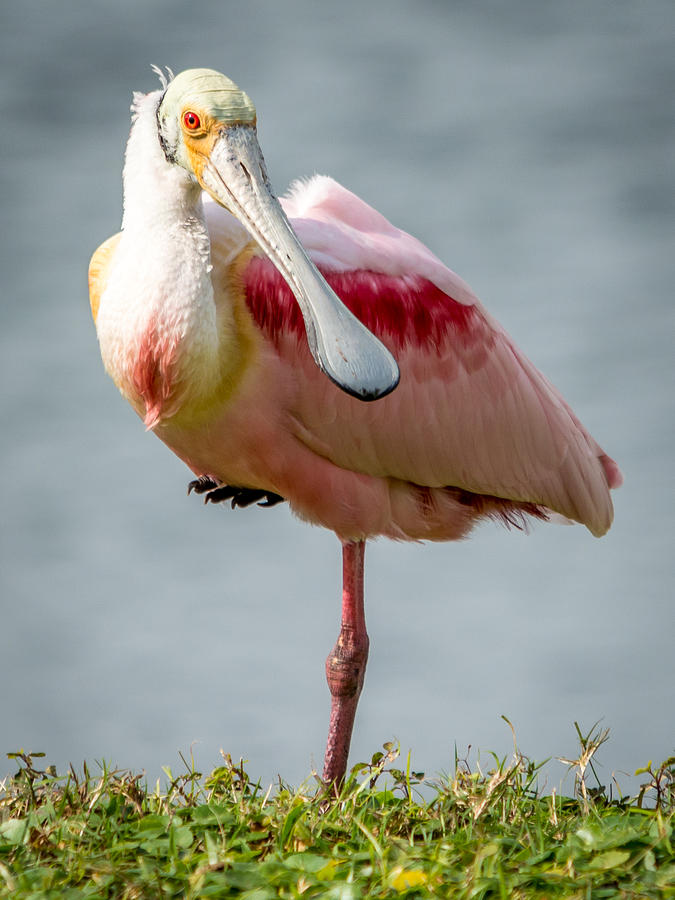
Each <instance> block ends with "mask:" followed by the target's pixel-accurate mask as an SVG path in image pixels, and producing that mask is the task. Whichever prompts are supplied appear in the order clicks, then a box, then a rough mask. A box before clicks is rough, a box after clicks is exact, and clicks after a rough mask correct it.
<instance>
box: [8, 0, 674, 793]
mask: <svg viewBox="0 0 675 900" xmlns="http://www.w3.org/2000/svg"><path fill="white" fill-rule="evenodd" d="M0 16H1V19H2V21H1V22H0V26H1V27H0V42H1V47H0V65H1V66H2V80H1V88H0V97H1V102H2V123H3V124H2V152H3V161H2V167H1V170H0V174H1V177H2V199H3V203H2V215H3V230H2V235H3V237H2V242H1V244H0V253H1V254H2V302H1V307H0V315H1V317H2V320H1V325H2V327H1V333H0V340H1V342H2V346H1V348H0V364H1V365H2V381H1V384H2V395H1V401H2V410H1V415H2V419H1V422H2V425H1V431H0V440H1V447H2V466H1V473H2V486H1V496H2V522H1V525H2V535H1V538H2V543H1V552H2V561H1V562H2V605H1V618H0V628H1V633H0V752H2V753H3V754H4V753H5V752H6V751H12V750H15V749H17V748H18V747H24V748H26V749H27V750H43V751H45V752H46V753H47V755H48V757H49V759H50V761H53V762H55V763H56V764H57V765H58V766H63V765H65V764H66V763H68V762H69V761H72V762H74V763H76V764H79V763H80V762H81V761H82V760H83V759H85V758H86V759H87V760H89V761H92V760H96V759H101V758H106V759H107V760H109V761H111V762H112V763H114V764H118V765H120V766H129V767H132V768H133V769H135V770H140V769H142V768H145V769H146V770H147V772H148V775H149V776H150V777H151V778H152V779H154V778H155V777H156V776H157V775H158V774H159V772H160V767H161V766H163V765H171V766H173V767H174V768H180V764H179V762H178V752H179V751H181V752H183V753H184V754H189V752H190V750H191V748H193V749H194V753H195V756H196V759H197V762H198V764H199V765H201V766H213V765H214V764H216V763H217V762H218V751H219V748H221V747H222V748H224V749H225V750H226V752H229V753H231V754H232V756H233V757H235V758H238V757H239V756H243V757H244V758H245V759H247V760H249V761H250V762H249V768H250V771H251V772H252V773H253V774H254V775H255V776H256V777H258V776H259V777H261V778H263V779H264V780H271V779H272V778H273V777H274V776H275V774H276V773H281V774H282V775H283V777H284V778H286V779H288V780H289V781H291V782H293V783H297V782H299V781H300V780H301V779H303V778H304V777H305V776H307V775H308V773H309V772H310V769H311V766H312V765H313V764H316V765H320V764H321V759H322V753H323V742H324V738H325V731H326V726H327V716H328V694H327V688H326V686H325V682H324V678H323V661H324V659H325V656H326V653H327V652H328V649H329V648H330V647H331V646H332V644H333V641H334V639H335V636H336V632H337V627H338V621H339V593H340V592H339V575H340V559H339V547H338V544H337V542H336V540H335V538H334V537H333V536H332V535H331V534H329V533H326V532H322V531H320V530H317V529H313V528H310V527H307V526H305V525H302V524H300V523H298V522H296V521H294V520H293V519H292V518H291V516H290V515H289V513H288V510H287V509H286V508H285V507H278V508H275V509H273V510H268V511H262V510H258V509H252V510H248V511H244V512H236V513H234V512H231V511H229V510H221V509H214V508H204V507H203V506H202V505H201V504H200V503H199V502H198V501H197V500H196V499H195V498H190V499H187V498H186V496H185V487H186V483H187V480H188V478H189V473H188V472H187V470H186V469H185V468H184V467H183V465H182V464H181V463H180V462H179V461H178V460H176V459H174V458H173V457H172V455H171V454H170V453H169V452H168V451H167V450H166V448H165V447H164V446H163V445H161V444H160V443H159V442H158V441H157V440H156V439H155V438H154V437H153V436H151V435H148V434H146V433H144V429H143V427H142V424H141V423H140V422H139V421H138V420H137V419H136V417H135V415H134V414H133V413H132V412H131V410H130V409H128V408H127V407H126V404H125V403H124V401H123V400H122V399H121V398H120V397H119V395H118V393H117V391H116V390H115V388H114V386H113V385H112V383H111V382H109V380H108V379H107V377H106V375H105V374H104V372H103V369H102V366H101V363H100V359H99V355H98V349H97V344H96V339H95V334H94V329H93V326H92V324H91V321H90V318H89V312H88V300H87V291H86V268H87V264H88V260H89V256H90V254H91V252H92V251H93V250H94V249H95V247H96V246H97V245H98V243H100V242H101V241H102V240H103V239H104V238H106V237H107V236H108V235H109V234H112V233H113V232H115V231H116V230H117V229H118V227H119V221H120V214H121V182H120V171H121V165H122V156H123V151H124V146H125V141H126V136H127V134H128V126H129V111H128V110H129V102H130V98H131V92H132V90H141V91H148V90H154V89H155V88H156V87H157V81H156V78H155V76H154V75H153V74H152V73H151V71H150V68H149V66H150V64H151V63H157V64H162V65H169V66H171V67H172V68H173V69H174V70H175V71H180V70H181V69H183V68H188V67H191V66H209V67H213V68H216V69H219V70H221V71H224V72H226V73H227V74H228V75H230V76H231V77H233V78H234V79H235V80H236V81H237V82H238V83H239V84H240V85H241V86H242V87H243V88H244V89H245V90H246V91H247V92H248V93H249V94H250V95H251V97H252V98H253V99H254V102H255V103H256V105H257V108H258V114H259V134H260V142H261V146H262V147H263V151H264V153H265V156H266V160H267V164H268V169H269V172H270V176H271V179H272V182H273V184H274V185H275V186H276V188H277V190H278V191H282V190H283V189H284V187H285V186H286V185H287V184H288V182H289V181H290V180H291V179H292V178H294V177H296V176H298V175H302V174H310V173H312V172H314V171H319V172H325V173H330V174H331V175H333V176H334V177H336V178H337V179H338V180H340V181H342V182H343V183H344V184H346V185H347V186H348V187H350V188H351V189H352V190H355V191H356V192H357V193H359V194H361V195H362V196H363V197H364V198H365V199H366V200H367V201H368V202H370V203H372V204H373V205H374V206H375V207H377V208H378V209H379V210H381V211H382V212H383V213H384V214H385V215H387V216H388V217H389V218H390V219H391V220H392V221H394V222H395V223H396V224H397V225H399V226H400V227H402V228H405V229H406V230H408V231H411V232H413V233H414V234H416V235H417V236H418V237H420V238H421V239H422V240H423V241H424V242H425V243H427V244H428V245H429V246H430V247H431V248H432V249H433V250H434V252H436V253H437V254H438V255H439V256H440V257H441V258H442V259H443V260H445V261H446V262H447V263H448V265H450V266H451V267H452V268H454V269H455V270H456V271H458V272H459V273H460V274H461V275H462V276H463V277H464V278H466V280H467V281H469V283H470V284H471V285H472V286H473V287H474V289H475V290H476V291H477V293H478V294H479V296H481V298H482V299H483V301H484V302H485V303H486V305H487V306H488V307H489V309H490V310H491V311H492V312H493V313H494V314H495V315H496V316H497V317H498V318H499V319H500V320H501V321H502V323H503V324H504V325H505V326H506V327H507V329H508V330H509V331H510V332H511V334H512V335H513V336H514V338H515V339H516V341H517V342H518V344H519V345H520V346H521V347H522V348H523V349H524V350H525V351H526V352H527V354H528V355H529V356H530V357H531V358H532V359H533V360H534V362H535V363H536V364H537V365H538V366H539V367H540V368H541V369H542V370H543V371H544V372H545V373H546V374H547V375H548V376H549V377H550V378H551V379H552V380H553V381H554V383H556V384H557V385H558V386H559V387H560V389H561V390H562V391H563V393H564V394H565V396H566V397H567V398H568V400H569V401H570V402H571V404H572V405H573V406H574V408H575V409H576V411H577V413H578V414H579V416H580V418H581V419H582V421H584V423H585V424H586V425H587V426H588V427H589V429H590V430H591V431H592V433H593V434H594V435H595V437H596V438H597V439H598V440H599V441H600V442H601V443H602V444H603V446H604V447H605V448H606V449H607V451H608V452H609V453H610V454H611V455H613V456H614V457H615V458H616V459H617V460H618V462H619V463H620V465H621V466H622V468H623V471H624V473H625V476H626V484H625V486H624V488H623V489H622V490H621V491H619V492H617V493H616V494H615V502H616V522H615V525H614V527H613V529H612V531H611V532H610V533H609V535H608V536H607V537H605V538H603V539H602V540H600V541H597V540H595V539H593V538H592V537H591V536H590V535H589V533H588V532H587V531H586V530H585V529H583V528H581V527H574V528H571V527H567V528H566V527H560V526H554V525H548V526H545V525H535V526H534V528H533V531H532V533H531V534H530V535H529V536H526V535H522V534H520V533H517V532H516V533H511V532H507V531H505V530H502V529H500V528H498V527H496V526H485V527H483V528H481V529H480V530H479V531H478V532H477V533H476V534H475V535H474V536H473V538H472V540H471V541H469V542H464V543H462V544H445V545H435V546H434V545H406V546H401V545H395V544H391V543H388V542H384V541H382V542H379V543H376V544H373V545H372V546H370V547H369V550H368V553H367V576H366V582H367V583H366V592H367V614H368V625H369V631H370V635H371V657H370V665H369V670H368V675H367V678H366V686H365V690H364V694H363V697H362V700H361V705H360V710H359V714H358V719H357V723H356V733H355V739H354V744H353V754H352V759H353V760H357V759H363V758H365V757H369V756H370V754H372V753H373V752H374V751H375V750H377V749H378V748H379V747H380V745H381V743H382V742H383V741H385V740H388V739H391V738H397V739H398V740H400V742H401V747H402V749H403V751H404V752H407V750H408V749H412V753H413V764H414V766H416V767H417V768H419V769H424V770H425V771H426V772H427V773H429V774H434V773H438V772H440V771H443V770H446V771H447V770H448V769H449V768H451V766H452V760H453V756H454V752H455V746H456V747H457V749H458V751H459V753H460V754H463V753H465V752H466V750H467V747H468V746H469V745H471V746H472V748H473V750H472V753H474V752H475V750H476V748H478V749H480V750H481V752H482V754H483V759H484V760H485V757H486V754H487V751H489V750H494V751H496V752H498V753H500V754H505V753H508V752H509V750H510V748H511V735H510V732H509V730H508V728H507V726H506V725H505V724H504V722H503V721H502V720H501V718H500V715H501V714H505V715H507V716H508V717H509V718H510V719H511V721H512V722H513V723H514V725H515V728H516V732H517V736H518V741H519V744H520V746H521V747H522V749H523V750H524V751H525V752H527V753H528V754H530V755H531V756H534V757H535V758H537V759H543V758H545V757H548V756H551V755H570V754H573V753H574V751H575V749H576V740H575V735H574V729H573V722H574V721H575V720H577V721H579V723H580V724H581V726H582V727H583V728H590V726H591V725H592V724H593V722H595V721H596V720H597V719H602V721H603V724H604V725H605V726H608V727H610V728H611V730H612V737H611V741H610V743H609V744H608V745H607V746H606V747H605V748H604V749H603V750H602V751H601V754H600V762H601V763H602V764H603V765H602V767H601V769H600V774H601V776H602V777H603V779H604V780H605V781H607V780H608V779H609V778H611V776H612V773H613V772H616V773H617V775H618V778H619V781H620V782H621V783H622V784H623V783H625V781H626V779H625V776H624V775H622V774H621V773H623V772H632V771H633V770H634V769H635V768H636V767H637V766H639V765H642V764H643V763H645V762H646V761H648V760H649V759H654V760H657V759H662V758H663V757H665V756H666V755H667V754H668V753H670V752H672V750H673V744H674V735H675V728H674V727H673V709H674V708H675V704H674V702H673V693H674V691H673V686H674V685H675V654H674V652H673V646H674V645H673V631H674V628H673V625H674V613H673V574H674V572H673V509H672V507H673V480H672V474H671V473H672V448H673V438H674V434H673V381H672V375H673V365H672V363H673V358H672V344H673V303H672V291H673V287H672V286H673V284H674V283H675V266H674V259H675V245H674V244H673V221H674V220H673V211H674V210H673V207H674V205H675V204H674V196H673V98H674V97H675V77H674V62H673V60H674V54H673V49H672V35H673V29H674V26H675V6H673V4H672V2H671V0H662V2H660V0H643V2H641V3H639V4H638V3H635V2H632V0H631V2H628V0H611V2H603V0H596V2H593V3H588V2H587V0H578V2H574V0H572V2H566V3H541V2H540V0H517V2H513V0H512V2H510V3H508V4H503V3H498V2H496V0H495V2H492V3H490V2H476V3H472V4H459V3H450V2H445V3H441V2H417V3H415V4H412V3H410V4H403V3H398V2H394V3H384V2H382V3H378V2H372V3H367V4H364V3H362V2H360V0H358V2H357V0H353V2H352V0H350V2H341V3H340V4H319V3H312V2H309V0H305V2H297V3H287V4H280V3H274V2H271V0H268V2H261V3H251V4H240V3H237V4H234V3H223V2H216V0H208V2H200V3H195V4H191V3H186V2H184V0H172V2H169V0H161V2H160V0H146V2H143V3H138V2H137V0H117V2H115V3H101V2H89V3H87V4H84V3H81V2H75V0H61V2H59V3H51V4H50V3H39V2H36V0H23V2H22V3H17V4H9V3H4V4H3V5H2V11H1V13H0ZM552 766H553V767H552V769H551V774H550V776H549V777H550V778H551V779H552V780H553V781H555V780H556V779H557V778H561V777H562V776H563V774H564V767H563V766H562V765H561V764H559V763H554V764H552ZM11 769H12V765H11V764H10V763H8V762H6V761H5V762H2V763H0V774H1V773H2V772H3V771H10V770H11ZM567 784H568V787H569V782H568V783H567Z"/></svg>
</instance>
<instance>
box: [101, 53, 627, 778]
mask: <svg viewBox="0 0 675 900" xmlns="http://www.w3.org/2000/svg"><path fill="white" fill-rule="evenodd" d="M132 109H133V124H132V128H131V134H130V137H129V143H128V146H127V151H126V162H125V166H124V217H123V222H122V231H121V232H120V233H119V234H116V235H114V236H113V237H111V238H110V239H109V240H107V241H106V242H105V243H104V244H102V245H101V247H99V249H98V250H97V251H96V253H95V254H94V256H93V258H92V261H91V265H90V270H89V282H90V296H91V307H92V313H93V316H94V320H95V321H96V327H97V332H98V338H99V342H100V348H101V354H102V357H103V362H104V364H105V367H106V369H107V371H108V373H109V374H110V375H111V376H112V378H113V380H114V381H115V383H116V384H117V386H118V388H119V389H120V391H121V392H122V394H123V395H124V396H125V397H126V398H127V400H129V402H130V403H131V404H132V406H133V407H134V409H135V410H136V412H137V413H138V415H139V416H140V417H141V419H143V421H144V423H145V426H146V428H147V429H148V430H151V431H153V432H154V433H155V434H156V435H157V436H158V437H159V438H161V440H162V441H164V442H165V443H166V444H167V445H168V446H169V447H170V448H171V450H173V451H174V453H176V454H177V455H178V456H179V457H180V458H181V459H183V460H184V461H185V462H186V463H187V465H188V466H189V468H190V469H191V470H192V472H193V473H194V474H195V475H196V476H197V478H196V480H195V481H193V482H192V483H191V485H190V488H191V489H194V490H196V491H197V493H201V494H204V495H205V499H206V500H211V501H214V502H215V501H220V500H225V499H229V500H231V501H232V505H233V506H236V505H247V504H249V503H252V502H255V501H260V504H261V505H269V504H272V503H275V502H278V501H280V500H281V499H285V500H287V501H288V502H289V503H290V506H291V509H292V510H293V512H294V513H295V514H296V515H298V516H299V517H300V518H301V519H306V520H307V521H309V522H312V523H315V524H318V525H323V526H325V527H326V528H330V529H332V530H333V531H334V532H335V533H336V535H337V536H338V538H339V539H340V540H341V542H342V551H343V605H342V624H341V630H340V634H339V637H338V640H337V643H336V645H335V647H334V648H333V650H332V651H331V653H330V654H329V656H328V659H327V662H326V674H327V679H328V684H329V688H330V692H331V695H332V706H331V717H330V726H329V734H328V741H327V747H326V756H325V764H324V772H323V775H324V779H325V780H326V781H327V782H331V783H334V784H338V783H339V782H340V781H341V780H342V779H343V777H344V774H345V771H346V765H347V755H348V751H349V743H350V740H351V732H352V726H353V722H354V715H355V711H356V704H357V702H358V697H359V694H360V691H361V687H362V684H363V677H364V673H365V668H366V661H367V656H368V636H367V633H366V626H365V619H364V610H363V560H364V547H365V542H366V540H367V539H368V538H370V537H374V536H376V535H385V536H387V537H390V538H394V539H396V540H420V539H426V540H434V541H441V540H455V539H457V538H461V537H464V536H465V535H467V534H468V533H469V531H470V530H471V528H472V526H473V525H474V524H475V523H476V522H477V521H479V520H480V519H482V518H486V517H487V518H492V519H496V520H501V521H502V522H504V523H506V524H507V525H509V524H510V525H522V524H523V522H524V521H525V520H526V518H527V517H534V518H538V519H546V518H548V517H549V515H550V514H551V512H555V513H558V514H560V515H562V516H563V517H565V518H567V519H570V520H574V521H576V522H581V523H583V524H584V525H586V527H587V528H588V529H589V530H590V531H591V532H592V533H593V534H594V535H596V536H600V535H602V534H604V533H605V532H606V531H607V529H608V528H609V527H610V525H611V522H612V515H613V511H612V502H611V499H610V494H609V488H614V487H618V486H619V484H620V483H621V473H620V472H619V469H618V467H617V465H616V464H615V463H614V462H613V461H612V460H611V459H610V458H609V457H608V456H607V455H606V454H605V453H604V452H603V451H602V449H601V448H600V447H599V446H598V444H597V443H596V442H595V441H594V440H593V438H592V437H591V436H590V435H589V434H588V432H587V431H586V430H585V429H584V427H583V426H582V425H581V423H580V422H579V421H578V419H577V418H576V417H575V415H574V413H573V412H572V410H571V409H570V408H569V406H568V405H567V404H566V403H565V401H564V400H563V398H562V397H561V395H560V394H559V393H558V391H557V390H556V389H555V388H554V387H553V386H552V385H551V384H549V382H548V381H546V379H545V378H544V377H543V376H542V375H541V374H540V373H539V372H538V371H537V369H536V368H535V367H534V366H533V365H532V363H530V362H529V361H528V360H527V359H526V358H525V357H524V356H523V355H522V353H521V352H520V351H519V350H518V349H517V348H516V347H515V346H514V344H513V342H512V341H511V339H510V338H509V336H508V335H507V334H506V332H505V331H504V330H503V329H502V328H501V327H500V326H499V324H498V323H497V322H496V321H495V320H494V319H492V318H491V317H490V315H489V314H488V313H487V312H486V310H485V309H484V308H483V306H482V305H481V304H480V302H479V300H478V299H477V298H476V296H475V295H474V294H473V293H472V291H471V289H470V288H469V287H468V286H467V284H465V282H464V281H462V280H461V279H460V278H459V277H458V276H457V275H455V274H454V273H453V272H451V271H450V270H449V269H447V268H446V267H445V266H444V265H443V264H442V263H441V262H440V261H439V260H438V259H437V258H436V257H435V256H433V254H432V253H431V252H430V251H429V250H428V249H427V248H426V247H424V246H423V245H422V244H421V243H419V242H418V241H417V240H415V238H413V237H411V236H410V235H408V234H406V233H405V232H403V231H399V230H398V229H397V228H394V227H393V226H392V225H391V224H390V223H389V222H388V221H387V220H386V219H385V218H384V217H383V216H381V215H380V214H379V213H377V212H376V211H375V210H373V209H371V208H370V207H369V206H367V205H366V204H365V203H364V202H363V201H362V200H360V199H359V198H358V197H356V196H354V194H352V193H350V192H349V191H348V190H346V189H345V188H343V187H341V186H340V185H339V184H337V183H336V182H334V181H332V180H331V179H329V178H326V177H318V176H315V177H314V178H311V179H309V180H308V181H305V182H297V183H296V184H295V185H294V186H293V187H292V188H291V191H290V193H289V194H288V195H287V196H286V197H285V198H282V199H281V205H280V204H279V202H278V201H277V200H276V199H275V197H274V195H273V194H272V191H271V188H270V185H269V183H268V180H267V174H266V171H265V164H264V162H263V158H262V154H261V151H260V149H259V146H258V143H257V138H256V114H255V109H254V106H253V104H252V103H251V101H250V99H249V98H248V97H247V95H246V94H245V93H244V92H243V91H241V90H239V88H238V87H237V86H236V85H235V84H234V83H233V82H232V81H230V80H229V79H228V78H226V77H225V76H223V75H221V74H219V73H217V72H214V71H212V70H209V69H195V70H189V71H186V72H183V73H181V74H180V75H178V76H177V77H175V78H172V80H171V81H169V82H167V81H166V80H165V79H163V82H162V89H161V90H157V91H155V92H153V93H150V94H147V95H142V94H136V95H135V96H134V103H133V107H132ZM214 201H215V202H214ZM289 220H290V223H291V225H292V227H290V226H289ZM303 248H304V249H303ZM310 260H312V261H310ZM317 267H318V270H320V272H321V273H322V274H319V271H317ZM336 295H337V297H336ZM338 297H339V298H340V299H341V301H342V303H344V304H345V305H346V306H347V307H348V308H349V309H350V310H351V312H352V313H353V316H352V315H351V314H350V313H348V312H347V311H346V310H345V308H344V306H343V305H342V303H341V302H340V300H338V299H337V298H338ZM296 301H297V304H296ZM354 317H356V318H354ZM357 320H358V321H357ZM359 321H360V322H361V323H363V325H365V328H364V327H363V326H362V325H361V324H359ZM366 329H368V330H369V331H367V330H366ZM371 333H372V334H371ZM373 334H374V335H376V336H377V337H378V338H379V341H378V340H376V339H375V338H374V337H373V336H372V335H373ZM380 342H381V343H380ZM383 344H384V345H386V347H387V348H389V351H390V352H391V354H393V358H395V359H396V360H397V361H398V365H399V366H400V383H399V385H398V387H397V389H396V390H395V391H394V390H393V388H394V387H395V386H396V382H397V379H398V374H399V373H398V369H397V366H396V363H394V360H393V358H392V355H390V353H389V352H388V351H387V350H385V349H384V347H383V346H382V345H383ZM312 356H314V359H315V360H316V362H317V363H318V365H319V366H320V368H322V369H323V370H324V372H325V373H326V374H327V375H328V376H329V377H328V378H326V377H324V375H322V374H321V372H319V370H318V369H317V367H316V366H315V365H314V362H313V361H312ZM390 391H393V392H392V393H389V392H390ZM385 395H386V396H385ZM376 398H380V399H376ZM364 400H374V402H364Z"/></svg>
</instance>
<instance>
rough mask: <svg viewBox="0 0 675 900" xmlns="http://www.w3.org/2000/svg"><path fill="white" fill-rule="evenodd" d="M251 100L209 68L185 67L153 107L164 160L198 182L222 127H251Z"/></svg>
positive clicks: (254, 115)
mask: <svg viewBox="0 0 675 900" xmlns="http://www.w3.org/2000/svg"><path fill="white" fill-rule="evenodd" d="M255 125H256V113H255V106H254V105H253V103H252V102H251V99H250V98H249V97H248V95H247V94H245V93H244V92H243V91H242V90H240V89H239V88H238V87H237V85H236V84H235V83H234V81H232V80H231V79H229V78H227V77H226V76H225V75H221V74H220V72H216V71H214V70H213V69H188V70H187V71H186V72H181V73H180V75H177V76H176V77H175V78H174V79H173V80H172V81H171V82H169V84H168V85H167V88H166V90H165V92H164V95H163V97H162V99H161V102H160V104H159V107H158V109H157V126H158V129H159V140H160V143H161V145H162V149H163V151H164V155H165V156H166V159H167V161H168V162H170V163H177V164H178V165H180V166H182V167H183V168H184V169H186V170H187V171H188V172H189V173H190V174H192V175H194V176H195V177H196V178H197V180H198V181H200V182H201V176H202V171H203V169H204V165H205V164H207V163H208V161H209V160H210V158H211V154H212V153H213V150H214V147H215V145H216V143H217V142H218V141H219V140H220V139H221V138H222V137H223V136H224V133H225V129H227V128H232V127H237V126H240V127H243V128H249V129H255Z"/></svg>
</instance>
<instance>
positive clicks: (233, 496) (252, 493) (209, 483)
mask: <svg viewBox="0 0 675 900" xmlns="http://www.w3.org/2000/svg"><path fill="white" fill-rule="evenodd" d="M193 491H194V492H195V494H203V495H204V503H224V502H225V501H226V500H229V501H230V502H231V506H232V509H236V508H237V507H240V508H243V507H245V506H250V505H251V504H252V503H257V504H258V506H276V504H277V503H283V502H284V498H283V497H281V496H280V495H279V494H275V493H274V492H273V491H264V490H260V489H258V488H245V487H236V486H234V485H232V484H222V483H221V482H219V481H216V480H215V479H213V478H211V477H210V476H209V475H202V476H201V477H199V478H197V479H195V480H194V481H191V482H190V484H189V485H188V494H191V493H192V492H193Z"/></svg>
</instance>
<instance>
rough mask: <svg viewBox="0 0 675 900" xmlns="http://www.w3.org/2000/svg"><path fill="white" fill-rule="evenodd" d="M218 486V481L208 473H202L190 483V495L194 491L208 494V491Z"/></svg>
mask: <svg viewBox="0 0 675 900" xmlns="http://www.w3.org/2000/svg"><path fill="white" fill-rule="evenodd" d="M217 487H218V482H217V481H214V480H213V478H211V477H209V476H208V475H200V476H199V478H196V479H195V480H194V481H191V482H190V484H188V491H187V492H188V497H189V496H190V494H191V493H192V492H193V491H194V492H195V494H206V493H207V491H212V490H213V489H214V488H217Z"/></svg>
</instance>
